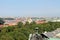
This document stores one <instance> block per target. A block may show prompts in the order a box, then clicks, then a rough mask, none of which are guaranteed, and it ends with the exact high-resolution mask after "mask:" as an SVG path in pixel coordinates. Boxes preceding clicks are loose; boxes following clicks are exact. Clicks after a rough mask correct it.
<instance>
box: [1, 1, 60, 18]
mask: <svg viewBox="0 0 60 40" xmlns="http://www.w3.org/2000/svg"><path fill="white" fill-rule="evenodd" d="M0 16H4V17H5V16H14V17H17V16H20V17H26V16H28V17H43V16H44V17H45V16H46V17H60V0H0Z"/></svg>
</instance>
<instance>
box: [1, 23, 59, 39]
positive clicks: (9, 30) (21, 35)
mask: <svg viewBox="0 0 60 40" xmlns="http://www.w3.org/2000/svg"><path fill="white" fill-rule="evenodd" d="M36 27H39V33H40V34H41V33H43V32H44V31H47V32H50V31H53V30H55V29H57V28H60V22H48V23H43V24H36V23H35V22H32V23H30V24H29V23H28V22H26V24H25V25H23V23H22V22H19V23H18V24H17V25H15V26H8V27H3V28H0V40H28V38H29V34H30V33H34V29H35V28H36Z"/></svg>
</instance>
